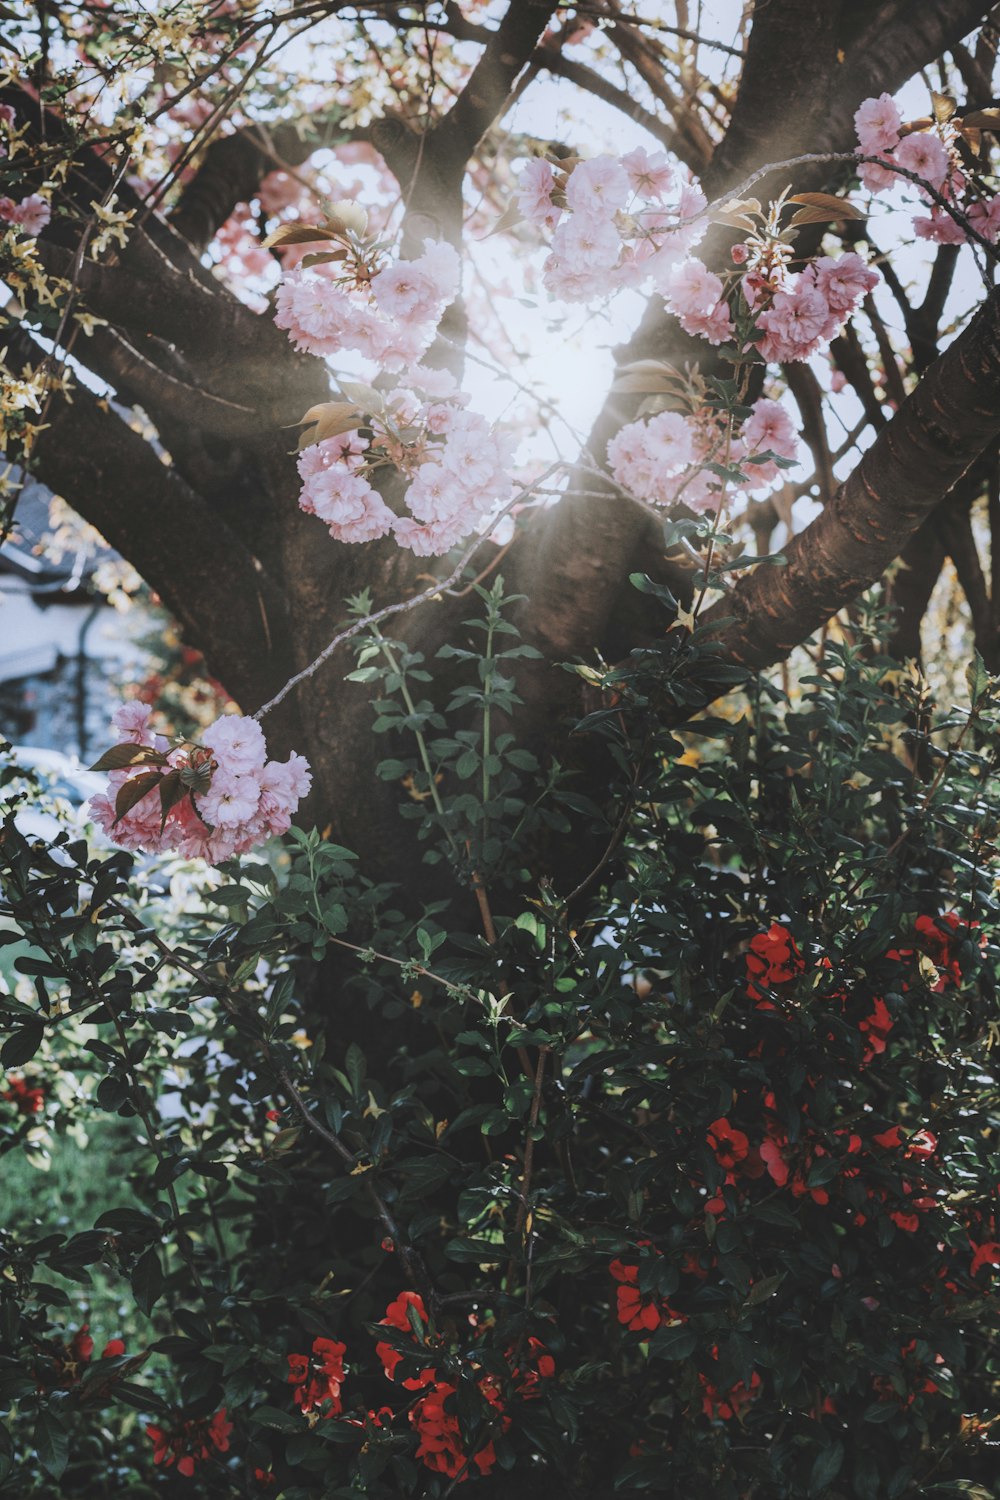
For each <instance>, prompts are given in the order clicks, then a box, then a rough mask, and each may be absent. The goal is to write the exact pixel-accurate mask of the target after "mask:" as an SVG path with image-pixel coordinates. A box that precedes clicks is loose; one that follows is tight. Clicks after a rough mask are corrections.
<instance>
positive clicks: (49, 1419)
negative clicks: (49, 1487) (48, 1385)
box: [35, 1408, 69, 1479]
mask: <svg viewBox="0 0 1000 1500" xmlns="http://www.w3.org/2000/svg"><path fill="white" fill-rule="evenodd" d="M35 1451H36V1452H37V1454H38V1461H39V1463H40V1464H41V1465H42V1467H43V1468H44V1469H46V1470H47V1471H48V1472H49V1473H50V1474H51V1475H52V1478H53V1479H60V1478H62V1475H63V1472H64V1470H65V1468H66V1465H67V1464H68V1463H69V1432H68V1430H67V1428H66V1427H65V1426H64V1424H63V1422H62V1420H61V1418H59V1417H57V1416H56V1414H55V1412H53V1411H52V1410H51V1409H48V1408H47V1409H45V1410H44V1411H40V1412H39V1413H38V1416H37V1418H36V1420H35Z"/></svg>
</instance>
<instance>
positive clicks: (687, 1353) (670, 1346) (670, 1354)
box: [649, 1324, 698, 1359]
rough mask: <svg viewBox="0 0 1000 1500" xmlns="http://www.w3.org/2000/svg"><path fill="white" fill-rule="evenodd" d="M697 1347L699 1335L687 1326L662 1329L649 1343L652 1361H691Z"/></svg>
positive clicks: (681, 1325)
mask: <svg viewBox="0 0 1000 1500" xmlns="http://www.w3.org/2000/svg"><path fill="white" fill-rule="evenodd" d="M697 1347H698V1335H697V1334H696V1333H695V1331H694V1329H693V1328H689V1327H687V1325H686V1324H680V1325H678V1326H677V1327H676V1328H660V1329H658V1330H657V1331H656V1333H654V1334H653V1337H652V1338H651V1339H650V1341H649V1353H650V1358H651V1359H690V1357H691V1355H692V1354H693V1353H694V1351H695V1349H696V1348H697Z"/></svg>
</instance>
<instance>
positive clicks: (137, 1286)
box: [132, 1245, 163, 1318]
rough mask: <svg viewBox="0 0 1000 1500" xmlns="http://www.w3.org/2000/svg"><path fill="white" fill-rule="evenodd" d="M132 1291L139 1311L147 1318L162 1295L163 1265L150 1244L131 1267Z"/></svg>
mask: <svg viewBox="0 0 1000 1500" xmlns="http://www.w3.org/2000/svg"><path fill="white" fill-rule="evenodd" d="M132 1292H133V1294H134V1296H135V1302H136V1306H137V1307H138V1309H139V1311H140V1312H143V1313H145V1314H146V1317H147V1318H148V1317H149V1315H150V1313H151V1312H152V1310H153V1308H154V1307H155V1306H156V1304H157V1302H158V1301H159V1299H160V1297H161V1296H162V1295H163V1267H162V1266H161V1265H160V1257H159V1255H158V1254H157V1253H156V1250H155V1248H154V1247H153V1246H152V1245H150V1247H149V1249H148V1250H144V1251H143V1252H142V1254H141V1255H140V1256H139V1259H138V1260H137V1261H136V1263H135V1266H134V1267H133V1269H132Z"/></svg>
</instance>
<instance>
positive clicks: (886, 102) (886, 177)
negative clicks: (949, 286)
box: [854, 94, 1000, 245]
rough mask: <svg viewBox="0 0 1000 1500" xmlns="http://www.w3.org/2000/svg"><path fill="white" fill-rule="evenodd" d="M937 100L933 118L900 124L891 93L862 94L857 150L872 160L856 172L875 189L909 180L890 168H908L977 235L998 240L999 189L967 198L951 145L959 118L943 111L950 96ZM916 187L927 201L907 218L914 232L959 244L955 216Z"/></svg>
mask: <svg viewBox="0 0 1000 1500" xmlns="http://www.w3.org/2000/svg"><path fill="white" fill-rule="evenodd" d="M939 103H941V104H943V105H944V108H943V109H941V110H940V111H936V116H935V119H934V121H933V122H919V124H920V125H924V124H925V123H926V125H927V128H915V127H914V126H912V125H910V126H908V125H906V124H904V121H903V117H902V115H901V114H900V112H899V108H898V106H897V104H896V102H895V100H894V99H893V98H892V95H891V94H880V95H879V96H878V98H872V99H866V100H865V101H864V102H863V103H862V104H861V106H860V107H859V109H858V110H857V112H856V114H855V116H854V126H855V129H856V131H857V137H858V151H859V154H861V155H863V156H869V157H871V156H874V157H877V158H878V160H877V161H875V162H871V161H867V162H862V163H861V165H860V166H859V168H858V175H859V177H860V178H861V181H862V183H863V185H864V186H865V187H866V188H868V189H869V191H870V192H873V193H878V192H882V191H883V190H885V189H888V188H892V187H895V186H897V185H898V184H900V183H901V182H902V183H903V184H904V185H906V183H907V182H908V181H909V179H905V178H902V177H901V176H900V174H899V173H898V172H897V171H896V170H894V168H902V169H903V170H904V171H906V172H912V173H913V174H914V175H915V176H916V177H919V178H920V179H921V181H922V182H923V183H925V184H926V185H927V187H928V188H933V189H935V190H936V191H937V193H939V194H940V196H941V197H942V198H943V199H944V200H945V203H948V204H951V205H952V206H953V207H954V208H955V209H957V210H960V211H961V213H962V214H964V216H965V217H967V219H968V222H969V223H970V224H971V225H972V227H973V229H974V230H976V232H977V233H978V234H980V235H982V237H983V238H984V239H985V240H988V241H989V242H990V243H991V244H996V243H997V240H998V239H1000V194H995V195H992V196H987V195H986V194H980V193H978V192H977V195H976V196H974V197H970V194H971V192H972V189H973V184H972V183H970V181H969V177H968V174H967V173H966V172H965V170H964V169H963V164H962V160H961V157H960V156H959V153H958V149H957V147H958V140H959V134H960V123H961V122H957V121H955V120H954V119H953V118H951V117H950V116H949V114H948V111H949V108H950V107H952V106H951V105H950V101H945V100H939ZM883 163H884V165H883ZM917 191H918V193H919V194H920V197H921V198H922V199H923V200H924V201H925V202H926V203H927V205H928V213H927V214H926V215H923V216H920V217H918V218H916V219H914V221H913V227H914V229H915V230H916V233H917V234H918V235H919V237H920V238H921V239H926V240H934V241H936V242H937V243H939V244H946V245H960V244H963V243H964V241H965V240H966V238H967V235H966V231H965V226H964V225H963V224H962V222H961V219H960V218H957V217H955V216H954V215H952V214H950V213H949V212H948V210H947V208H945V207H943V206H942V205H941V204H940V203H938V202H936V201H935V200H934V198H933V197H932V196H931V194H930V193H928V192H927V191H926V188H923V187H919V186H918V187H917Z"/></svg>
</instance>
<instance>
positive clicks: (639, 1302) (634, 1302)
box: [618, 1286, 663, 1333]
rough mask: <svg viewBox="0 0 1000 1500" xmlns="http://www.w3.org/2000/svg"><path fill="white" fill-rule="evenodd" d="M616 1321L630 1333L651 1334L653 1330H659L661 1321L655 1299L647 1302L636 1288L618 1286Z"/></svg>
mask: <svg viewBox="0 0 1000 1500" xmlns="http://www.w3.org/2000/svg"><path fill="white" fill-rule="evenodd" d="M618 1321H619V1323H624V1325H625V1327H626V1328H627V1329H628V1330H629V1332H630V1333H639V1332H640V1331H642V1330H644V1331H645V1332H646V1333H652V1332H653V1330H654V1328H659V1326H660V1324H661V1323H662V1321H663V1319H662V1317H661V1316H660V1309H659V1307H658V1306H657V1302H656V1298H653V1299H652V1300H647V1299H646V1298H644V1297H643V1295H642V1293H641V1292H640V1291H639V1288H638V1287H637V1286H620V1287H619V1288H618Z"/></svg>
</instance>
